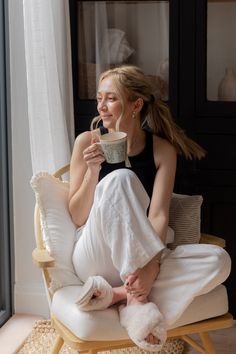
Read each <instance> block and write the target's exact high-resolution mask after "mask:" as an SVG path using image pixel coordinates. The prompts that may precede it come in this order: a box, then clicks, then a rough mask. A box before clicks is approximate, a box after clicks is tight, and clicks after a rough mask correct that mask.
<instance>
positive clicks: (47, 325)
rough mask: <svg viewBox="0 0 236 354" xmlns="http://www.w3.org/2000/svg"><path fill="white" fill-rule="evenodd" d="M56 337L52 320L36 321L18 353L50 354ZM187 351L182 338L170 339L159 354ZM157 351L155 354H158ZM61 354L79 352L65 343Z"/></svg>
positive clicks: (119, 352) (136, 353)
mask: <svg viewBox="0 0 236 354" xmlns="http://www.w3.org/2000/svg"><path fill="white" fill-rule="evenodd" d="M55 338H56V332H55V330H54V328H52V327H51V322H50V320H40V321H36V323H35V325H34V328H33V330H32V332H31V333H30V335H29V336H28V337H27V338H26V340H25V342H24V343H23V345H22V347H21V348H20V349H19V350H18V352H17V354H50V350H51V348H52V346H53V343H54V340H55ZM184 352H185V353H186V351H185V345H184V342H183V341H182V340H180V339H168V340H167V341H166V343H165V345H164V347H163V348H162V350H161V351H160V352H158V353H159V354H182V353H184ZM99 353H100V354H146V353H147V354H151V353H154V352H146V351H144V350H141V349H139V348H137V347H133V348H127V349H116V350H111V351H106V352H99ZM156 353H157V352H155V353H154V354H156ZM60 354H77V351H76V350H74V349H72V348H70V347H68V346H67V345H63V347H62V348H61V350H60Z"/></svg>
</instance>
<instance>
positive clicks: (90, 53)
mask: <svg viewBox="0 0 236 354" xmlns="http://www.w3.org/2000/svg"><path fill="white" fill-rule="evenodd" d="M78 16H79V63H80V67H81V70H80V73H81V78H80V79H81V81H82V82H85V83H86V84H84V85H83V86H81V87H80V98H95V97H96V90H95V87H94V86H95V82H96V79H97V78H98V75H99V74H100V72H101V71H103V70H106V69H107V68H108V67H109V66H110V65H120V64H122V63H131V64H135V65H137V66H139V67H141V68H142V69H143V71H144V72H145V73H146V74H147V75H153V76H161V77H163V79H165V80H166V81H168V70H169V69H168V58H169V1H147V2H145V1H136V2H135V1H133V2H130V1H113V2H108V1H88V2H83V3H82V4H81V3H80V5H79V14H78ZM163 69H164V70H163ZM163 71H165V72H164V73H163ZM86 85H87V86H86Z"/></svg>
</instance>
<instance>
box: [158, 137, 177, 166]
mask: <svg viewBox="0 0 236 354" xmlns="http://www.w3.org/2000/svg"><path fill="white" fill-rule="evenodd" d="M153 151H154V159H155V163H156V165H160V163H162V161H163V160H165V161H166V160H169V161H170V162H173V163H175V162H176V158H177V152H176V149H175V147H174V146H173V145H172V144H171V143H170V142H169V141H168V140H166V139H163V138H161V137H159V136H156V135H153Z"/></svg>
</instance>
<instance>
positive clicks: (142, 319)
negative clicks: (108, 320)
mask: <svg viewBox="0 0 236 354" xmlns="http://www.w3.org/2000/svg"><path fill="white" fill-rule="evenodd" d="M119 310H120V323H121V325H122V326H123V327H125V328H126V330H127V332H128V335H129V337H130V339H132V341H133V342H134V343H135V344H136V345H137V346H138V347H140V348H142V349H144V350H148V351H153V352H154V351H159V350H161V348H162V347H163V345H164V344H165V341H166V338H167V335H166V328H165V323H164V318H163V315H162V314H161V313H160V311H159V310H158V308H157V306H156V305H155V304H154V303H153V302H148V303H146V304H138V305H128V306H123V305H122V306H120V307H119ZM149 334H153V335H154V336H155V337H156V338H158V339H159V343H158V344H150V343H148V342H147V341H146V340H145V338H146V337H147V336H148V335H149Z"/></svg>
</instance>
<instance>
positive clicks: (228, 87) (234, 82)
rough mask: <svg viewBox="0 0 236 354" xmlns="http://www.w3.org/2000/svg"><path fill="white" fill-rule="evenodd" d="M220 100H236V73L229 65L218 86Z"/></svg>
mask: <svg viewBox="0 0 236 354" xmlns="http://www.w3.org/2000/svg"><path fill="white" fill-rule="evenodd" d="M218 99H219V101H236V74H235V69H234V68H230V67H227V68H226V69H225V76H224V77H223V79H222V80H221V82H220V84H219V87H218Z"/></svg>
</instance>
